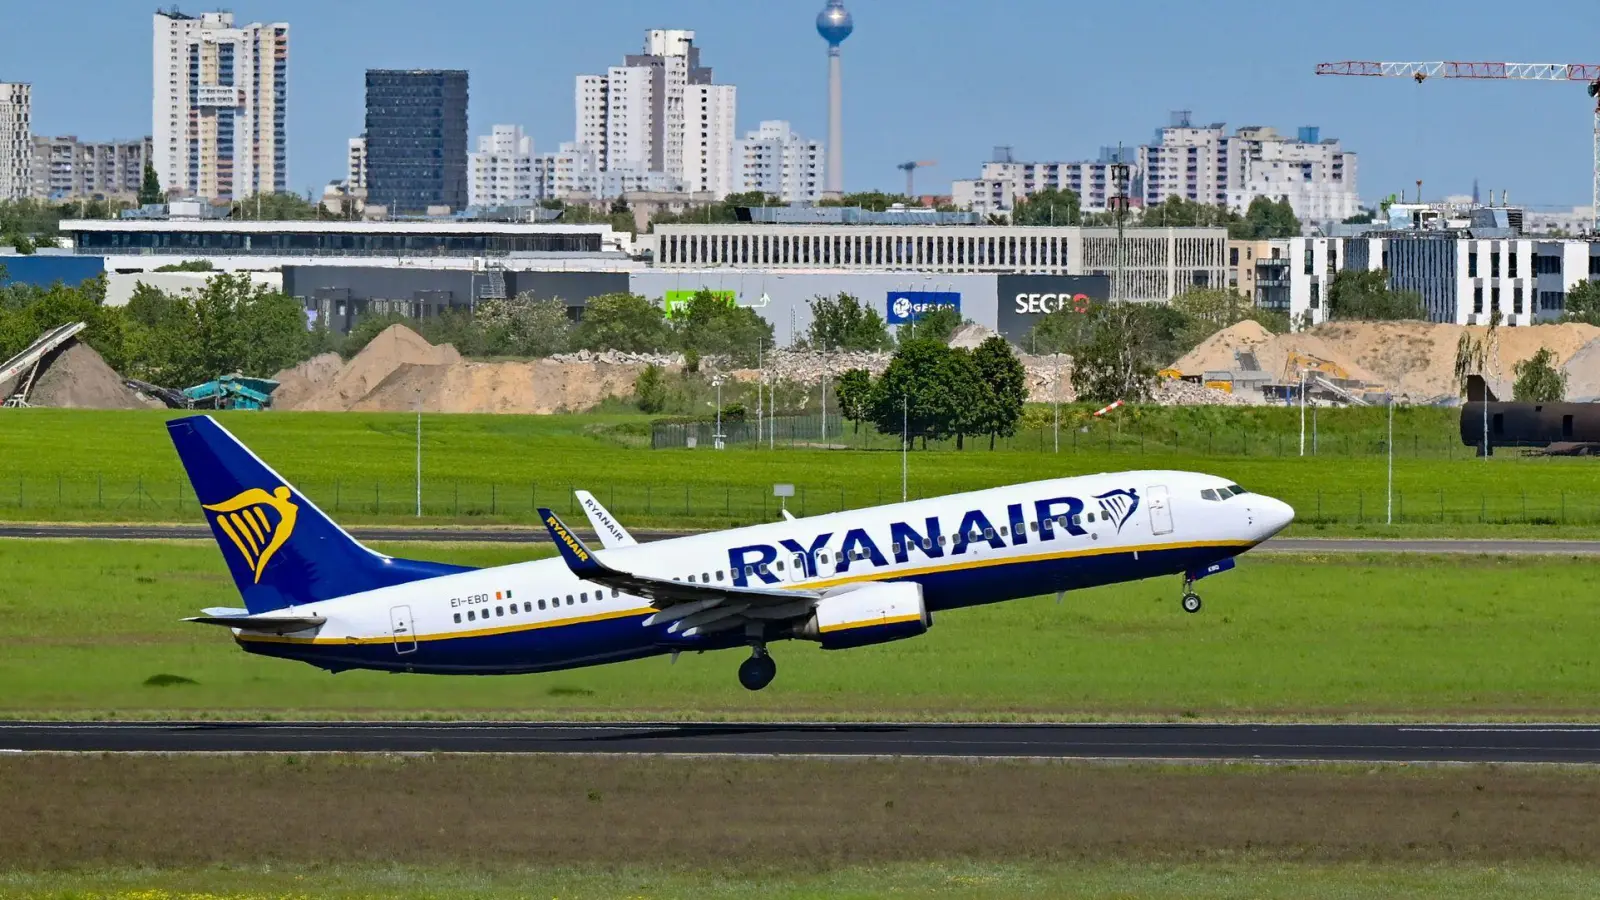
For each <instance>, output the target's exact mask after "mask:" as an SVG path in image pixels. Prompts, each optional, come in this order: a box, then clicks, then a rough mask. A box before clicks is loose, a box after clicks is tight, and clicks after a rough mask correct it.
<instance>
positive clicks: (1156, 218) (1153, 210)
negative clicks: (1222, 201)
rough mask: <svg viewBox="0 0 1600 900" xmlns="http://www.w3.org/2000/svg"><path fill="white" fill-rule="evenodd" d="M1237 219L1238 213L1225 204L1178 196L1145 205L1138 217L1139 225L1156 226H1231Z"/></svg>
mask: <svg viewBox="0 0 1600 900" xmlns="http://www.w3.org/2000/svg"><path fill="white" fill-rule="evenodd" d="M1239 221H1240V219H1239V214H1238V213H1236V212H1234V211H1233V210H1231V209H1228V208H1227V207H1226V206H1212V205H1211V204H1209V203H1196V202H1195V201H1193V200H1185V199H1184V198H1182V197H1178V196H1171V197H1168V198H1167V199H1166V200H1165V201H1164V202H1162V203H1157V204H1156V205H1154V206H1147V207H1145V210H1144V214H1143V215H1142V216H1140V218H1139V223H1140V224H1141V225H1146V226H1154V227H1157V228H1194V227H1198V226H1219V225H1220V226H1231V225H1233V224H1234V223H1236V222H1239Z"/></svg>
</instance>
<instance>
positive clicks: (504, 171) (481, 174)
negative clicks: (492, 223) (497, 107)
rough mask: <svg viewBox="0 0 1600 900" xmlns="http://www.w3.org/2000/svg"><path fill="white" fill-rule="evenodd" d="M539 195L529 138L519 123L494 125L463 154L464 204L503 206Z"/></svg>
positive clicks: (529, 201) (522, 201)
mask: <svg viewBox="0 0 1600 900" xmlns="http://www.w3.org/2000/svg"><path fill="white" fill-rule="evenodd" d="M537 199H539V185H538V184H537V183H536V182H535V181H534V178H533V138H530V137H528V136H527V135H526V134H524V133H523V131H522V127H521V126H520V125H496V126H494V127H493V128H492V129H490V133H489V134H487V135H484V136H482V137H479V138H478V150H477V152H476V153H472V154H470V155H469V156H468V157H467V205H468V206H506V205H509V204H514V203H531V202H533V201H535V200H537Z"/></svg>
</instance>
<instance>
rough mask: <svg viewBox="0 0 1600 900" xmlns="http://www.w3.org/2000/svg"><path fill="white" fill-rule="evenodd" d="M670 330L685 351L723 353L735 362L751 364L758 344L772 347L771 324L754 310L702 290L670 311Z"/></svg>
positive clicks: (758, 347)
mask: <svg viewBox="0 0 1600 900" xmlns="http://www.w3.org/2000/svg"><path fill="white" fill-rule="evenodd" d="M672 329H673V334H674V336H675V337H676V339H677V342H678V345H679V346H680V347H682V348H683V349H684V350H685V351H690V350H693V351H695V352H696V353H699V354H701V355H702V356H711V355H718V356H726V357H728V358H730V359H732V360H733V361H734V362H735V363H738V364H745V365H748V364H752V363H754V362H755V359H756V355H757V354H758V353H759V352H760V348H761V347H771V346H773V342H772V325H771V324H770V323H768V322H767V321H766V320H764V319H762V318H761V316H760V315H758V314H757V313H756V311H755V310H753V309H750V308H748V307H743V306H738V305H736V304H734V303H730V302H728V300H726V299H725V298H722V297H718V296H717V295H716V294H713V293H712V292H711V291H709V290H705V289H702V290H699V291H696V292H695V295H694V296H693V297H690V298H689V302H688V303H687V304H686V305H685V306H684V307H683V308H682V309H681V310H679V311H677V312H676V313H674V315H673V319H672Z"/></svg>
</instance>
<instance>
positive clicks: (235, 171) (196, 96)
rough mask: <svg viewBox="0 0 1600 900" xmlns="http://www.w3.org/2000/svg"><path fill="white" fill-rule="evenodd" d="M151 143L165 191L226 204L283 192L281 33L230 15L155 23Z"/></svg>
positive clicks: (285, 50) (280, 25) (279, 27)
mask: <svg viewBox="0 0 1600 900" xmlns="http://www.w3.org/2000/svg"><path fill="white" fill-rule="evenodd" d="M154 22H155V28H154V31H155V41H154V54H153V59H154V77H155V82H154V83H155V91H154V97H153V101H154V102H153V116H154V120H153V123H152V134H153V137H154V148H153V149H154V153H155V164H156V172H157V174H158V175H159V176H160V178H161V186H162V188H163V189H165V190H168V191H178V192H181V193H185V194H193V195H196V196H201V197H206V198H210V199H234V198H239V197H246V196H249V195H251V194H256V193H273V192H279V191H286V190H288V185H289V178H288V143H287V127H286V124H285V123H286V120H287V113H288V67H289V26H288V24H287V23H284V22H274V23H271V24H266V25H263V24H260V23H256V24H252V25H245V26H242V27H234V23H233V14H232V13H230V12H210V13H202V14H201V15H198V16H191V15H186V14H184V13H181V12H178V10H177V9H176V8H173V9H171V10H166V11H160V12H157V13H156V14H155V18H154Z"/></svg>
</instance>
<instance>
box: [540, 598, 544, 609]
mask: <svg viewBox="0 0 1600 900" xmlns="http://www.w3.org/2000/svg"><path fill="white" fill-rule="evenodd" d="M539 608H540V609H544V601H543V600H540V601H539Z"/></svg>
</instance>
